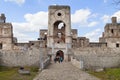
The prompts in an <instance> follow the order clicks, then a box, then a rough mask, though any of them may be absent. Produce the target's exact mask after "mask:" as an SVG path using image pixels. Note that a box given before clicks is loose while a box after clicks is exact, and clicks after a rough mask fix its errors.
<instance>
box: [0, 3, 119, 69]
mask: <svg viewBox="0 0 120 80" xmlns="http://www.w3.org/2000/svg"><path fill="white" fill-rule="evenodd" d="M48 15H49V17H48V29H41V30H40V33H39V36H40V37H39V38H38V40H36V41H29V43H17V38H14V37H13V29H12V24H11V23H6V17H5V15H4V14H1V16H0V49H1V50H0V60H1V62H0V64H3V65H7V66H20V65H33V64H34V65H38V64H39V61H40V56H43V54H45V55H44V57H45V56H50V57H51V59H52V60H53V59H54V58H55V56H56V54H57V52H58V51H61V52H63V56H64V61H70V59H71V58H74V59H76V60H77V61H81V60H82V61H83V66H84V67H85V68H92V67H117V66H119V64H120V62H119V60H120V56H119V55H120V52H119V51H120V48H119V47H120V23H117V19H116V17H112V23H107V24H106V26H105V31H104V32H103V35H102V37H100V39H99V42H89V39H88V38H86V37H78V35H77V34H78V33H77V29H71V16H70V15H71V13H70V7H69V6H64V5H62V6H60V5H54V6H49V14H48ZM71 56H72V57H71Z"/></svg>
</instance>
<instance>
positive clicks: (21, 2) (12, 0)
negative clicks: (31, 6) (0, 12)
mask: <svg viewBox="0 0 120 80" xmlns="http://www.w3.org/2000/svg"><path fill="white" fill-rule="evenodd" d="M4 1H6V2H15V3H17V4H19V5H21V4H23V3H25V0H4Z"/></svg>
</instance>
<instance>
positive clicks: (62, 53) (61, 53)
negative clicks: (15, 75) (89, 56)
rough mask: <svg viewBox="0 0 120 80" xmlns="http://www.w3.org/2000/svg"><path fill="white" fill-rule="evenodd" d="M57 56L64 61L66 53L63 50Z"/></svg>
mask: <svg viewBox="0 0 120 80" xmlns="http://www.w3.org/2000/svg"><path fill="white" fill-rule="evenodd" d="M56 56H58V57H59V58H62V60H64V52H63V51H62V50H59V51H57V52H56Z"/></svg>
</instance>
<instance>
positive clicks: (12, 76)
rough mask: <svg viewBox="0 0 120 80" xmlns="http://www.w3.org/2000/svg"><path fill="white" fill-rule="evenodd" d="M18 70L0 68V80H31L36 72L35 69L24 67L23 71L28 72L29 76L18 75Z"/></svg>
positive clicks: (36, 69)
mask: <svg viewBox="0 0 120 80" xmlns="http://www.w3.org/2000/svg"><path fill="white" fill-rule="evenodd" d="M18 70H19V68H18V67H15V68H10V67H3V66H0V80H33V78H34V77H35V76H36V74H37V72H38V68H37V67H25V70H30V75H21V74H19V73H18Z"/></svg>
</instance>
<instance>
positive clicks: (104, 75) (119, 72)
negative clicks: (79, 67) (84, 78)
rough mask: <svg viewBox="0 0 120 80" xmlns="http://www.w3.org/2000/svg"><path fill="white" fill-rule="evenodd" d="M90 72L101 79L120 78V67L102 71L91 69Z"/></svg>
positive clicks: (116, 79)
mask: <svg viewBox="0 0 120 80" xmlns="http://www.w3.org/2000/svg"><path fill="white" fill-rule="evenodd" d="M89 73H90V74H92V75H94V76H96V77H98V78H100V79H101V80H120V68H114V69H106V70H105V71H101V72H93V71H89Z"/></svg>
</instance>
